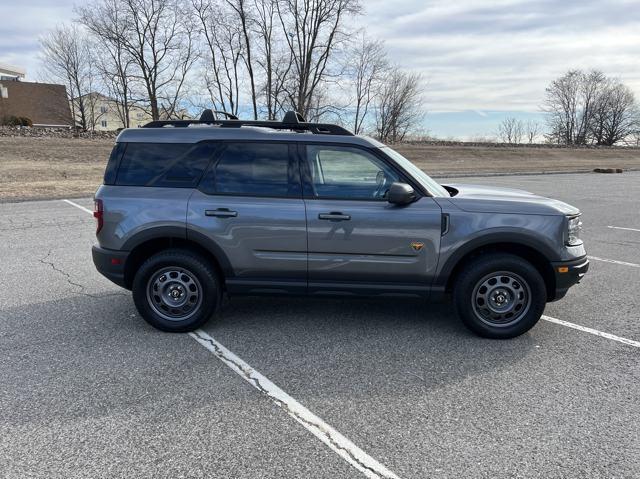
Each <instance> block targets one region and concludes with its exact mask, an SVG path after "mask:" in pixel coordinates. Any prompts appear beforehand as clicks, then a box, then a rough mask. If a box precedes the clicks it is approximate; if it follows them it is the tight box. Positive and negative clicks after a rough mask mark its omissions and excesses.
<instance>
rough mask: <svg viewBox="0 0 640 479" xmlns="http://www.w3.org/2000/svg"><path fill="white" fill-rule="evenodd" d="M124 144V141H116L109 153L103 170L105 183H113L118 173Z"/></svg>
mask: <svg viewBox="0 0 640 479" xmlns="http://www.w3.org/2000/svg"><path fill="white" fill-rule="evenodd" d="M125 146H126V144H124V143H116V145H115V146H114V147H113V150H111V155H110V156H109V161H108V162H107V168H106V169H105V170H104V184H105V185H115V183H116V176H117V175H118V165H120V158H122V153H124V149H125Z"/></svg>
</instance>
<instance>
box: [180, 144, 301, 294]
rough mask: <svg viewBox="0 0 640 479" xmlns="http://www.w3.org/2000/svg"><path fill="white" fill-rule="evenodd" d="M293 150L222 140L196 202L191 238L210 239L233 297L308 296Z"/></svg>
mask: <svg viewBox="0 0 640 479" xmlns="http://www.w3.org/2000/svg"><path fill="white" fill-rule="evenodd" d="M294 148H295V147H294V146H290V145H288V144H286V143H277V142H243V143H234V142H228V143H226V142H225V143H223V144H222V145H221V146H220V151H218V153H217V155H216V156H215V158H214V160H213V161H212V164H211V165H210V166H209V169H208V170H207V172H206V173H205V175H204V177H203V178H202V180H201V181H200V185H199V187H198V189H197V190H196V191H195V192H194V193H193V195H192V196H191V199H190V200H189V207H188V211H187V227H188V228H187V236H188V237H189V236H191V237H195V236H199V237H201V238H202V237H205V238H206V240H207V247H209V248H210V249H211V250H213V252H214V253H216V256H217V257H218V258H220V259H221V263H224V264H221V267H222V268H223V269H224V270H225V271H224V273H225V277H226V286H227V289H228V290H229V292H232V293H233V292H239V293H277V292H286V293H305V292H306V287H307V253H306V250H307V231H306V219H305V209H304V202H303V200H302V186H301V183H300V174H299V167H298V162H297V159H296V157H295V155H293V154H292V149H294Z"/></svg>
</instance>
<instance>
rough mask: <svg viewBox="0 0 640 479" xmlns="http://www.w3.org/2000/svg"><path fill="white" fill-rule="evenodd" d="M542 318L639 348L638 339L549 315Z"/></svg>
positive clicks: (639, 342)
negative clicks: (623, 336)
mask: <svg viewBox="0 0 640 479" xmlns="http://www.w3.org/2000/svg"><path fill="white" fill-rule="evenodd" d="M542 319H544V320H545V321H549V322H550V323H556V324H560V325H561V326H566V327H567V328H573V329H577V330H578V331H584V332H585V333H589V334H594V335H596V336H600V337H602V338H607V339H611V340H613V341H618V342H619V343H623V344H628V345H629V346H634V347H636V348H640V341H634V340H633V339H627V338H622V337H620V336H616V335H615V334H609V333H605V332H603V331H598V330H597V329H592V328H587V327H586V326H580V325H579V324H575V323H570V322H569V321H563V320H562V319H557V318H552V317H551V316H546V315H543V316H542Z"/></svg>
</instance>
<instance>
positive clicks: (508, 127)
mask: <svg viewBox="0 0 640 479" xmlns="http://www.w3.org/2000/svg"><path fill="white" fill-rule="evenodd" d="M524 131H525V126H524V124H523V122H522V120H518V119H517V118H514V117H512V116H508V117H506V118H505V119H504V120H502V122H501V123H500V125H499V126H498V139H499V140H500V141H501V142H503V143H509V144H519V143H522V137H523V135H524Z"/></svg>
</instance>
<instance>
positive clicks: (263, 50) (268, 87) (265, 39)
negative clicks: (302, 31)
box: [253, 0, 292, 120]
mask: <svg viewBox="0 0 640 479" xmlns="http://www.w3.org/2000/svg"><path fill="white" fill-rule="evenodd" d="M278 1H279V0H253V9H254V10H255V13H254V21H253V27H254V35H255V37H257V38H258V39H259V40H258V47H257V50H258V52H259V53H260V54H259V55H258V58H257V60H256V63H257V64H258V65H259V66H260V68H261V69H262V71H263V78H264V82H263V85H262V87H261V88H260V91H261V93H262V95H263V96H264V100H265V107H266V116H267V119H269V120H275V119H276V116H277V114H278V113H280V112H281V111H282V110H283V108H284V101H285V100H284V98H283V97H284V93H285V84H286V82H287V78H288V76H289V72H290V71H291V66H292V63H291V58H292V57H291V53H290V51H289V49H288V47H286V44H285V40H284V36H283V34H282V31H281V30H280V29H278V28H277V27H278V25H276V22H277V21H278V20H277V2H278Z"/></svg>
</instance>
